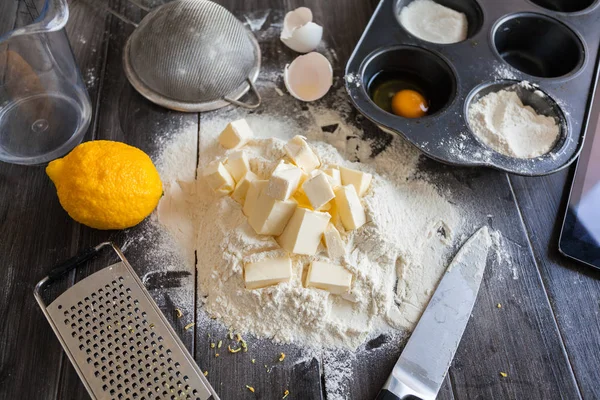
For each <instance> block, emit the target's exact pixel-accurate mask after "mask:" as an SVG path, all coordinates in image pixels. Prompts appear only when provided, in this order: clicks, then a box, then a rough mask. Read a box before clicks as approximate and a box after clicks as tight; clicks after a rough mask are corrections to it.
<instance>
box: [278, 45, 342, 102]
mask: <svg viewBox="0 0 600 400" xmlns="http://www.w3.org/2000/svg"><path fill="white" fill-rule="evenodd" d="M283 80H284V82H285V87H286V88H287V90H288V92H290V94H291V95H292V96H294V97H295V98H297V99H298V100H302V101H314V100H318V99H320V98H321V97H323V96H325V94H326V93H327V92H328V91H329V88H330V87H331V85H332V84H333V68H331V63H330V62H329V60H327V58H325V56H323V55H322V54H319V53H315V52H313V53H308V54H305V55H303V56H298V57H296V59H295V60H294V61H292V63H291V64H288V65H286V66H285V71H284V73H283Z"/></svg>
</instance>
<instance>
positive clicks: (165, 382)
mask: <svg viewBox="0 0 600 400" xmlns="http://www.w3.org/2000/svg"><path fill="white" fill-rule="evenodd" d="M104 247H112V248H113V250H114V251H115V252H116V253H117V255H118V256H119V258H120V260H121V261H120V262H118V263H116V264H113V265H111V266H109V267H106V268H104V269H102V270H100V271H98V272H96V273H94V274H92V275H90V276H88V277H86V278H84V279H82V280H81V281H79V282H78V283H76V284H75V285H74V286H72V287H71V288H69V289H68V290H67V291H65V292H64V293H62V294H61V295H60V296H58V297H57V298H56V299H55V300H54V301H52V303H51V304H50V305H46V303H45V302H44V300H43V298H42V291H43V289H44V288H45V287H46V286H47V285H48V284H50V283H51V282H53V281H55V280H56V279H57V278H59V277H60V276H62V275H63V274H65V273H67V272H69V271H71V270H72V269H74V268H76V267H77V266H79V265H81V264H83V263H84V262H86V261H87V260H89V259H91V258H93V257H94V256H96V255H97V254H98V252H99V251H100V250H101V249H102V248H104ZM34 295H35V298H36V300H37V302H38V304H39V305H40V307H41V308H42V311H43V313H44V315H45V316H46V318H47V319H48V322H49V323H50V326H51V327H52V330H54V333H55V334H56V336H57V337H58V340H59V341H60V343H61V345H62V346H63V348H64V350H65V352H66V353H67V356H68V357H69V359H70V360H71V363H72V364H73V367H75V370H76V371H77V374H78V375H79V377H80V378H81V380H82V382H83V384H84V385H85V388H86V389H87V391H88V393H89V394H90V396H91V397H92V399H134V398H135V399H140V400H142V399H146V400H150V399H152V400H154V399H194V400H206V399H209V398H212V399H216V400H218V398H219V397H218V396H217V394H216V393H215V391H214V390H213V389H212V388H211V386H210V384H209V383H208V381H207V380H206V378H205V377H204V375H203V374H202V372H201V371H200V369H199V368H198V365H196V363H195V362H194V359H193V357H192V356H191V355H190V354H189V353H188V351H187V350H186V348H185V346H184V345H183V343H182V342H181V340H179V338H178V337H177V334H176V333H175V331H174V330H173V328H171V326H170V325H169V322H168V321H167V320H166V319H165V317H164V315H163V314H162V313H161V311H160V309H159V308H158V306H157V305H156V303H154V301H153V300H152V298H151V297H150V294H149V293H148V291H147V290H146V288H145V287H144V285H143V284H142V281H141V280H140V279H139V277H138V276H137V275H136V273H135V271H134V270H133V268H132V267H131V265H130V264H129V262H127V260H126V259H125V256H124V255H123V253H122V252H121V250H120V249H119V248H118V247H117V246H115V245H114V244H112V243H109V242H107V243H102V244H100V245H99V246H96V247H93V248H91V249H88V250H86V251H84V252H83V253H81V254H80V255H78V256H76V257H74V258H72V259H70V260H68V261H66V262H65V263H63V264H61V265H60V266H58V267H56V268H54V269H53V270H52V271H51V272H50V273H49V274H48V276H47V277H45V278H44V279H42V280H41V281H40V282H39V283H38V284H37V285H36V287H35V290H34Z"/></svg>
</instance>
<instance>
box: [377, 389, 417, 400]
mask: <svg viewBox="0 0 600 400" xmlns="http://www.w3.org/2000/svg"><path fill="white" fill-rule="evenodd" d="M375 400H421V398H420V397H416V396H413V395H411V394H409V395H406V396H402V397H398V396H396V395H395V394H394V393H392V392H390V391H389V390H387V389H381V390H380V391H379V394H378V395H377V397H376V398H375Z"/></svg>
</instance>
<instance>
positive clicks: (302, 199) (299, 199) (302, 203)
mask: <svg viewBox="0 0 600 400" xmlns="http://www.w3.org/2000/svg"><path fill="white" fill-rule="evenodd" d="M291 198H292V200H294V201H295V202H296V203H298V207H302V208H308V209H310V210H312V205H311V204H310V200H308V197H307V196H306V193H304V191H302V190H300V189H298V190H297V191H296V193H294V195H293V196H292V197H291Z"/></svg>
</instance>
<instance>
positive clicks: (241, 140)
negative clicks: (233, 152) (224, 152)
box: [219, 119, 253, 149]
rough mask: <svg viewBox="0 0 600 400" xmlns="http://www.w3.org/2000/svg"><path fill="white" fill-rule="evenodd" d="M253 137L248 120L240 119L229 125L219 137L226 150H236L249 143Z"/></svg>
mask: <svg viewBox="0 0 600 400" xmlns="http://www.w3.org/2000/svg"><path fill="white" fill-rule="evenodd" d="M252 136H253V135H252V129H250V126H248V123H247V122H246V120H245V119H238V120H237V121H233V122H230V123H229V124H227V126H226V127H225V129H224V130H223V132H221V134H220V135H219V143H221V146H223V147H225V148H226V149H234V148H236V147H241V146H243V145H245V144H246V143H248V141H249V140H250V139H251V138H252Z"/></svg>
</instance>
